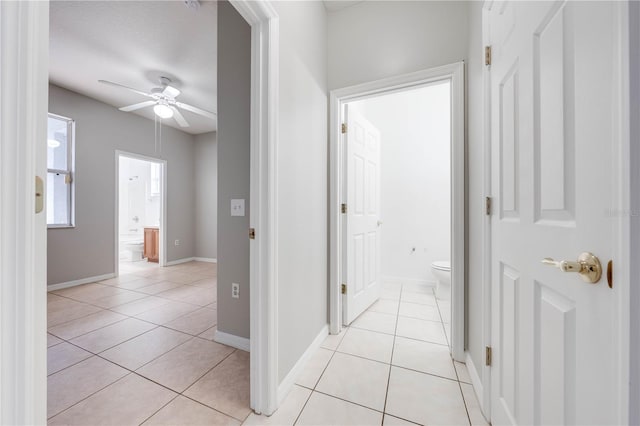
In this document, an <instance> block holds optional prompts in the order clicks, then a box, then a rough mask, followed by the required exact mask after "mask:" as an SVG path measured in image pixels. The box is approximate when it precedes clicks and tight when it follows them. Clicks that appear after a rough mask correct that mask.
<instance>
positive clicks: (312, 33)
mask: <svg viewBox="0 0 640 426" xmlns="http://www.w3.org/2000/svg"><path fill="white" fill-rule="evenodd" d="M275 8H276V11H277V13H278V15H279V16H280V45H279V48H280V62H279V68H280V91H279V98H280V99H279V100H280V121H279V126H280V128H279V140H278V148H277V149H278V158H277V165H276V170H277V174H278V177H277V181H278V208H277V212H278V272H277V274H278V370H279V374H278V375H279V379H280V380H282V379H283V378H284V377H285V376H286V375H287V373H288V372H289V371H290V370H291V368H292V367H293V366H294V364H295V363H296V362H297V361H298V359H299V358H300V357H301V356H302V354H303V353H304V352H305V350H306V349H307V348H308V347H309V345H310V344H311V343H312V342H313V340H314V338H315V337H316V336H317V335H318V334H319V333H320V331H321V330H322V328H323V327H324V326H325V325H326V324H327V220H328V213H327V208H326V207H327V186H328V180H327V179H328V175H327V167H328V164H327V155H328V151H327V149H328V148H327V20H326V11H325V9H324V5H323V4H322V2H319V1H312V2H307V1H293V2H288V1H282V2H276V3H275Z"/></svg>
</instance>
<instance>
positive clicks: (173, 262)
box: [165, 257, 196, 266]
mask: <svg viewBox="0 0 640 426" xmlns="http://www.w3.org/2000/svg"><path fill="white" fill-rule="evenodd" d="M194 260H196V258H195V257H185V258H184V259H176V260H172V261H169V262H167V264H166V265H165V266H173V265H179V264H181V263H187V262H193V261H194Z"/></svg>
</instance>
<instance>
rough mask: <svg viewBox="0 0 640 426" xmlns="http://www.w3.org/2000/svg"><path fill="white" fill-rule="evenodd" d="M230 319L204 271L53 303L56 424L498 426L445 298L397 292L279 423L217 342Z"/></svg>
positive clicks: (244, 368)
mask: <svg viewBox="0 0 640 426" xmlns="http://www.w3.org/2000/svg"><path fill="white" fill-rule="evenodd" d="M216 306H217V303H216V267H215V264H208V263H201V262H190V263H185V264H181V265H176V266H173V267H168V268H158V267H157V266H155V265H148V264H146V263H144V262H139V263H134V264H122V265H121V275H120V276H119V277H118V278H114V279H110V280H105V281H102V282H98V283H92V284H86V285H83V286H78V287H72V288H68V289H63V290H58V291H54V292H51V293H49V295H48V316H49V334H48V336H47V337H48V340H47V346H48V374H49V378H48V418H49V420H48V422H49V423H50V424H78V425H88V424H91V425H98V424H115V425H139V424H145V425H177V424H179V425H201V424H232V425H239V424H247V425H255V424H265V425H293V424H297V425H306V424H314V425H400V424H402V425H406V424H430V425H431V424H442V425H445V424H451V425H468V424H473V425H476V424H477V425H484V424H486V422H485V420H484V419H483V417H482V414H481V413H480V409H479V405H478V402H477V400H476V397H475V394H474V391H473V388H472V386H471V385H470V380H469V375H468V372H467V371H466V367H465V366H464V364H459V363H454V362H453V361H452V360H451V357H450V355H449V349H448V346H447V345H448V338H449V337H448V336H449V325H448V320H447V318H448V312H449V309H448V306H447V305H442V304H439V303H438V301H437V300H436V299H435V297H434V296H433V293H432V291H431V289H427V288H421V287H419V286H415V285H400V284H398V285H395V286H385V288H384V289H383V296H382V298H381V299H380V300H379V301H378V302H377V303H376V304H374V305H373V306H371V307H370V308H369V309H368V310H367V311H366V312H365V313H363V314H362V315H361V316H360V317H359V318H358V319H356V321H354V323H353V324H352V325H351V327H348V328H346V329H345V330H343V331H342V333H341V334H340V335H337V336H328V337H327V339H326V340H325V341H324V343H323V344H322V347H321V348H319V349H318V350H317V351H316V353H315V354H314V355H313V356H312V358H311V359H310V361H309V362H308V364H307V366H306V368H305V370H304V371H303V372H302V374H301V375H300V377H299V378H298V380H297V383H296V385H295V386H294V388H293V389H292V391H291V392H290V393H289V395H288V396H287V398H286V399H285V401H284V403H283V404H282V405H281V407H280V409H279V410H278V411H277V412H276V413H275V414H274V415H273V416H271V417H265V416H259V415H255V414H252V413H251V410H250V408H249V356H248V353H247V352H243V351H239V350H236V349H234V348H230V347H228V346H225V345H221V344H218V343H215V342H213V334H214V332H215V328H216V327H215V326H216V321H217V319H216ZM443 318H444V319H445V320H444V321H443ZM243 422H244V423H243Z"/></svg>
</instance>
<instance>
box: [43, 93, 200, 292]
mask: <svg viewBox="0 0 640 426" xmlns="http://www.w3.org/2000/svg"><path fill="white" fill-rule="evenodd" d="M49 112H52V113H54V114H59V115H62V116H64V117H70V118H73V119H75V120H76V136H75V142H76V147H75V154H76V161H75V163H76V173H75V180H74V184H75V191H76V192H75V193H76V204H75V205H76V226H75V228H65V229H49V231H48V233H47V240H48V241H47V247H48V249H47V256H48V262H47V269H48V271H47V281H48V283H49V284H58V283H63V282H68V281H73V280H78V279H83V278H88V277H94V276H98V275H104V274H108V273H113V272H114V268H115V258H114V256H115V244H116V242H115V238H114V236H115V233H116V232H115V226H116V224H115V222H116V211H115V187H116V176H115V151H116V150H122V151H127V152H132V153H135V154H141V155H146V156H150V157H155V158H160V159H165V160H167V194H168V195H167V210H168V211H167V230H166V233H167V234H166V235H167V239H168V241H169V242H172V241H174V240H176V239H179V240H180V245H179V246H175V245H173V244H168V246H167V260H168V261H171V260H177V259H183V258H187V257H193V256H194V248H195V227H194V222H195V212H194V197H195V190H194V182H193V179H194V173H193V164H194V158H193V156H194V150H193V136H192V135H190V134H187V133H184V132H181V131H179V130H177V129H174V128H171V127H165V128H163V130H162V152H157V151H155V149H154V147H155V143H154V127H153V126H154V123H153V121H151V120H147V119H146V118H142V117H140V116H137V115H135V114H130V113H126V112H121V111H118V109H117V108H115V107H113V106H111V105H107V104H105V103H102V102H99V101H96V100H95V99H91V98H88V97H86V96H83V95H80V94H78V93H75V92H72V91H69V90H66V89H63V88H61V87H58V86H55V85H50V86H49Z"/></svg>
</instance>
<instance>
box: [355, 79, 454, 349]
mask: <svg viewBox="0 0 640 426" xmlns="http://www.w3.org/2000/svg"><path fill="white" fill-rule="evenodd" d="M344 108H345V117H346V122H347V126H348V127H347V129H348V130H347V133H346V134H345V136H346V140H347V142H346V161H345V168H346V172H345V177H346V182H345V186H346V194H347V206H348V207H347V209H346V210H347V211H346V214H345V222H346V223H345V224H344V225H345V233H344V241H343V244H344V246H343V248H344V250H345V261H346V282H347V283H348V288H347V293H346V297H345V299H346V300H345V303H344V304H343V324H344V325H348V324H349V323H352V322H353V321H355V323H354V324H356V323H358V324H360V323H362V324H365V326H366V323H371V321H387V322H389V324H391V323H393V322H395V321H396V320H397V327H396V328H397V330H396V333H399V335H401V336H404V337H408V338H416V339H419V340H425V341H429V342H432V343H436V344H442V345H447V346H450V336H451V332H450V324H451V309H450V307H451V302H450V300H451V263H450V261H451V82H450V81H449V80H442V81H436V82H434V83H431V84H428V85H426V86H421V87H417V88H412V89H407V90H404V91H400V92H394V93H389V94H382V95H380V96H376V97H370V98H366V99H361V100H357V101H354V102H349V103H347V104H346V105H345V106H344ZM360 138H363V139H362V140H360ZM349 207H351V208H349ZM363 242H364V243H363ZM361 271H364V273H361ZM349 287H352V291H349V290H350V288H349ZM370 317H371V318H370Z"/></svg>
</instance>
